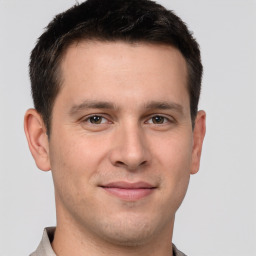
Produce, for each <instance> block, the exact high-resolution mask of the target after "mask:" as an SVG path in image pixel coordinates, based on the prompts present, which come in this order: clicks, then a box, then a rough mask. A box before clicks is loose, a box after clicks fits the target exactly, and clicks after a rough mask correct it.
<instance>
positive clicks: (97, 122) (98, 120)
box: [88, 116, 105, 124]
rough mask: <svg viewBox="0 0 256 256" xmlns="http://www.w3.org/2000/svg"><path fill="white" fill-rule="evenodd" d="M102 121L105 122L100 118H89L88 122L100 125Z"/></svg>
mask: <svg viewBox="0 0 256 256" xmlns="http://www.w3.org/2000/svg"><path fill="white" fill-rule="evenodd" d="M103 119H104V120H105V118H103V117H102V116H91V117H89V118H88V121H89V122H90V123H92V124H101V123H102V120H103Z"/></svg>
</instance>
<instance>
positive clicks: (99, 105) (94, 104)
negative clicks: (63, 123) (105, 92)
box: [69, 100, 116, 115]
mask: <svg viewBox="0 0 256 256" xmlns="http://www.w3.org/2000/svg"><path fill="white" fill-rule="evenodd" d="M90 108H96V109H116V107H115V105H114V104H113V103H111V102H107V101H95V100H84V101H83V102H82V103H80V104H77V105H73V106H72V107H71V109H70V111H69V113H70V115H73V114H75V113H77V112H80V111H83V110H85V109H90Z"/></svg>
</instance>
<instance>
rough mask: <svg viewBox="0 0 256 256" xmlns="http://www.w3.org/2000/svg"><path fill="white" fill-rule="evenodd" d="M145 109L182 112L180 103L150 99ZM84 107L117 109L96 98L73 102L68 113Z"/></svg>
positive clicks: (109, 103)
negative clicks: (77, 102) (78, 102)
mask: <svg viewBox="0 0 256 256" xmlns="http://www.w3.org/2000/svg"><path fill="white" fill-rule="evenodd" d="M143 107H144V108H145V109H148V110H150V109H161V110H175V111H177V112H179V113H181V114H182V113H183V107H182V105H180V104H177V103H174V102H168V101H150V102H147V103H146V104H144V105H143ZM85 109H118V108H117V106H116V105H115V104H113V103H111V102H108V101H97V100H84V101H83V102H82V103H80V104H75V105H73V106H72V107H71V109H70V111H69V114H70V115H74V114H75V113H77V112H81V111H83V110H85Z"/></svg>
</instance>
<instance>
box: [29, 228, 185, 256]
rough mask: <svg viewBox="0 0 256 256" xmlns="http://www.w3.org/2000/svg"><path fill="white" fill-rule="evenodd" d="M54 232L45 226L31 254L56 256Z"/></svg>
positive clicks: (176, 253)
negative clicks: (53, 246)
mask: <svg viewBox="0 0 256 256" xmlns="http://www.w3.org/2000/svg"><path fill="white" fill-rule="evenodd" d="M54 232H55V227H48V228H45V229H44V232H43V237H42V240H41V242H40V244H39V245H38V247H37V249H36V250H35V252H33V253H32V254H30V256H56V254H55V253H54V251H53V249H52V246H51V242H52V241H53V237H54ZM172 248H173V256H186V255H185V254H184V253H182V252H181V251H179V250H178V249H177V248H176V246H175V245H174V244H173V246H172Z"/></svg>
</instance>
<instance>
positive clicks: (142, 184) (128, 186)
mask: <svg viewBox="0 0 256 256" xmlns="http://www.w3.org/2000/svg"><path fill="white" fill-rule="evenodd" d="M100 187H104V188H121V189H143V188H144V189H150V188H156V187H155V186H153V185H151V184H149V183H147V182H144V181H139V182H133V183H132V182H127V181H117V182H110V183H107V184H104V185H101V186H100Z"/></svg>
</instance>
